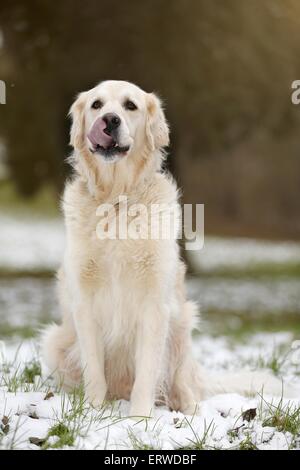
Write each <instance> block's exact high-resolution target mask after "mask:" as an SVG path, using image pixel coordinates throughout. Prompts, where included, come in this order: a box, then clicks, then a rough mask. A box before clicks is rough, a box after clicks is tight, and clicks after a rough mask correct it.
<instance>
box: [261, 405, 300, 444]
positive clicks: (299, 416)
mask: <svg viewBox="0 0 300 470" xmlns="http://www.w3.org/2000/svg"><path fill="white" fill-rule="evenodd" d="M267 408H268V411H267V413H268V414H267V416H266V417H264V419H263V422H262V425H263V426H271V427H274V428H276V429H277V430H278V431H279V432H284V433H286V432H289V433H291V434H292V435H293V436H294V438H297V437H300V407H297V406H295V405H291V404H287V405H284V404H283V401H282V400H281V401H280V402H279V404H278V405H276V406H275V405H273V404H272V403H267Z"/></svg>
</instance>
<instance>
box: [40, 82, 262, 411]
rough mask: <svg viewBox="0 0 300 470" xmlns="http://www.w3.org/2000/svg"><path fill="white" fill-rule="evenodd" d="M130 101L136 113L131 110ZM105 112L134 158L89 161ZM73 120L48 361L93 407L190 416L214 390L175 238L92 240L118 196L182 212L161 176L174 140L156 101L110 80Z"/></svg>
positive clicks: (80, 104)
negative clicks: (107, 404)
mask: <svg viewBox="0 0 300 470" xmlns="http://www.w3.org/2000/svg"><path fill="white" fill-rule="evenodd" d="M126 98H130V99H132V100H134V102H135V103H136V104H137V106H138V110H136V111H126V110H125V109H124V107H123V105H122V103H123V101H124V99H126ZM95 99H101V100H102V101H103V104H104V107H103V108H102V109H100V110H97V111H96V110H93V109H91V103H92V102H93V101H94V100H95ZM104 112H115V113H117V114H118V115H119V116H120V117H121V121H122V125H121V136H122V139H123V141H124V142H123V143H125V144H130V151H129V153H128V155H127V156H126V157H123V158H121V159H119V160H118V161H115V162H113V163H107V162H105V161H104V159H103V158H102V157H101V156H99V155H95V154H93V153H91V152H90V150H89V145H88V141H87V133H88V130H89V129H90V127H91V126H92V124H93V123H94V122H95V120H96V119H97V117H99V115H101V113H104ZM71 115H72V118H73V125H72V130H71V144H72V145H73V147H74V153H73V156H72V163H73V166H74V169H75V174H74V177H73V179H72V181H70V182H68V183H67V185H66V188H65V193H64V197H63V212H64V217H65V225H66V238H67V243H66V248H65V256H64V260H63V263H62V267H61V269H60V271H59V273H58V288H59V298H60V306H61V314H62V322H61V324H60V325H59V326H58V325H52V326H50V327H48V329H47V330H46V331H45V332H44V334H43V340H42V351H43V356H44V359H45V362H46V363H47V365H48V367H49V369H50V371H51V372H52V373H53V374H54V375H55V377H56V379H57V381H58V382H62V383H63V385H64V386H65V388H67V389H69V388H72V387H75V386H77V385H78V384H79V383H80V382H81V381H82V380H83V382H84V387H85V393H86V397H87V399H88V401H89V402H90V403H91V404H92V405H93V406H95V407H100V406H101V405H102V403H103V401H104V400H105V399H113V398H118V399H120V398H124V399H128V400H129V399H130V400H131V410H130V414H131V415H134V416H145V415H146V416H147V415H149V414H150V413H151V412H152V410H153V407H154V404H155V402H157V403H164V404H167V405H168V406H169V407H170V408H171V409H175V410H181V411H182V412H184V413H190V414H191V413H193V412H194V411H195V410H196V408H197V407H198V405H199V402H200V401H201V399H202V398H203V396H204V395H207V393H208V392H212V388H210V386H209V384H208V382H207V381H205V380H204V383H203V384H202V374H201V371H200V368H199V365H198V364H197V362H196V361H195V359H194V357H193V354H192V345H191V331H192V329H193V327H194V323H195V314H196V307H195V305H194V304H193V303H192V302H189V301H187V300H186V295H185V289H184V277H185V267H184V264H183V263H182V261H181V260H180V257H179V249H178V245H177V242H176V239H169V240H130V239H129V240H99V239H98V238H97V236H96V226H97V223H98V222H99V220H98V219H99V218H98V217H97V215H96V211H97V207H98V206H99V205H100V204H103V203H112V204H116V207H117V203H118V196H120V195H126V196H127V197H128V202H129V204H130V203H136V202H139V203H143V204H144V205H145V206H146V207H148V208H150V206H151V204H153V203H155V204H157V203H163V204H166V205H167V207H175V206H176V203H177V197H178V195H177V187H176V184H175V183H174V181H173V180H172V178H171V177H170V176H169V175H168V174H167V173H165V172H163V171H162V170H161V165H162V161H163V156H164V155H163V147H164V146H166V145H167V144H168V142H169V133H168V126H167V123H166V120H165V117H164V113H163V111H162V108H161V104H160V101H159V99H158V98H157V97H156V96H155V95H153V94H148V93H145V92H144V91H142V90H141V89H140V88H138V87H136V86H135V85H133V84H130V83H127V82H120V81H107V82H103V83H101V84H100V85H98V86H97V87H95V88H94V89H92V90H90V91H88V92H84V93H82V94H80V95H79V97H78V98H77V100H76V101H75V103H74V104H73V106H72V108H71ZM118 209H120V208H118ZM204 379H205V378H204ZM235 383H236V381H235ZM239 386H240V388H241V384H240V383H239ZM260 386H262V382H260V385H259V387H260ZM212 387H213V386H212ZM259 387H258V388H259ZM228 388H230V387H227V390H228ZM216 389H217V390H220V385H217V384H216Z"/></svg>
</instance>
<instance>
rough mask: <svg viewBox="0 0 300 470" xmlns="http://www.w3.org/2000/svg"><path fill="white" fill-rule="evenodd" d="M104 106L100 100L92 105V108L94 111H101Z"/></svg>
mask: <svg viewBox="0 0 300 470" xmlns="http://www.w3.org/2000/svg"><path fill="white" fill-rule="evenodd" d="M102 106H103V104H102V102H101V101H100V100H96V101H94V103H93V104H92V106H91V107H92V108H93V109H100V108H102Z"/></svg>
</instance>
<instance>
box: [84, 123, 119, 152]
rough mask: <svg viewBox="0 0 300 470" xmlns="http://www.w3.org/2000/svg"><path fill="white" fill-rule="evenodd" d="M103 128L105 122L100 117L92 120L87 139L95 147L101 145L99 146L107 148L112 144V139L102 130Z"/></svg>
mask: <svg viewBox="0 0 300 470" xmlns="http://www.w3.org/2000/svg"><path fill="white" fill-rule="evenodd" d="M105 128H106V123H105V122H104V121H103V119H102V118H101V117H100V118H98V119H97V121H95V122H94V125H93V127H92V129H91V130H90V132H89V133H88V139H89V140H90V142H91V143H92V144H93V145H94V146H95V147H96V146H97V145H101V147H104V148H108V147H110V146H111V145H112V144H113V142H114V140H113V138H112V137H111V136H110V135H107V134H106V133H105V132H104V129H105Z"/></svg>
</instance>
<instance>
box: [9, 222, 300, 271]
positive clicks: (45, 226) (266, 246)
mask: <svg viewBox="0 0 300 470" xmlns="http://www.w3.org/2000/svg"><path fill="white" fill-rule="evenodd" d="M0 227H1V231H0V266H1V267H2V268H9V269H14V270H16V271H18V270H22V269H26V270H30V269H33V270H34V269H41V268H42V269H45V268H48V269H56V268H57V267H58V266H59V264H60V262H61V259H62V253H63V246H64V227H63V221H62V219H59V218H57V219H46V218H45V219H43V218H30V220H28V219H26V218H22V217H19V218H16V217H11V216H9V215H5V214H4V213H2V214H1V213H0ZM190 255H191V259H192V261H193V262H194V263H195V266H196V267H198V268H199V267H200V268H201V269H202V270H204V271H211V270H214V269H218V268H228V267H229V268H243V267H245V266H252V265H255V266H257V265H261V264H268V263H272V264H276V263H294V262H300V243H296V242H271V241H260V240H250V239H241V238H230V239H229V238H228V239H226V238H213V237H205V243H204V248H203V249H202V250H200V251H193V252H190Z"/></svg>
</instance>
